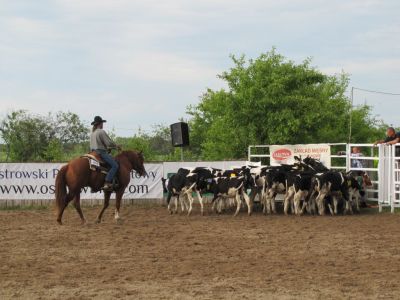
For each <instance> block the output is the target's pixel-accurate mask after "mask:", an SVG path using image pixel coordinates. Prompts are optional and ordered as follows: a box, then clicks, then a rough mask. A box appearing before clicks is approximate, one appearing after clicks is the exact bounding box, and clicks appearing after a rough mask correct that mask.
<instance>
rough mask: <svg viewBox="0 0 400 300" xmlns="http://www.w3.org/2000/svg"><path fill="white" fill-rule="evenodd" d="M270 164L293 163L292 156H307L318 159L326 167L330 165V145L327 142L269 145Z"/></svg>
mask: <svg viewBox="0 0 400 300" xmlns="http://www.w3.org/2000/svg"><path fill="white" fill-rule="evenodd" d="M270 154H271V166H279V165H281V164H293V163H294V162H295V161H294V157H295V156H298V157H301V158H303V159H304V158H306V157H307V156H309V157H312V158H315V159H318V160H320V161H321V162H322V163H323V164H324V165H325V166H326V167H327V168H330V167H331V147H330V146H329V145H327V144H308V145H272V146H270Z"/></svg>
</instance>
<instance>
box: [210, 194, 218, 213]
mask: <svg viewBox="0 0 400 300" xmlns="http://www.w3.org/2000/svg"><path fill="white" fill-rule="evenodd" d="M217 199H218V195H217V194H214V197H213V198H212V200H211V211H212V212H214V211H215V210H214V209H215V206H216V205H217V204H218V203H217V201H216V200H217Z"/></svg>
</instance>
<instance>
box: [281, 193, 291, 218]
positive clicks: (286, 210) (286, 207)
mask: <svg viewBox="0 0 400 300" xmlns="http://www.w3.org/2000/svg"><path fill="white" fill-rule="evenodd" d="M289 197H290V194H289V192H288V193H286V195H285V199H283V212H284V213H285V215H288V214H289V207H290V199H289Z"/></svg>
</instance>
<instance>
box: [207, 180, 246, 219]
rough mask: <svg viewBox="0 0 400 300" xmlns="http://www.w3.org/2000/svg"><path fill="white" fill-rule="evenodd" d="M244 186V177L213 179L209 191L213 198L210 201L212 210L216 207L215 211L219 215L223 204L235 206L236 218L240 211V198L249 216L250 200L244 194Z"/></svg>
mask: <svg viewBox="0 0 400 300" xmlns="http://www.w3.org/2000/svg"><path fill="white" fill-rule="evenodd" d="M245 185H246V178H245V176H239V177H236V176H235V177H217V178H215V179H214V180H213V182H212V184H211V187H210V190H211V191H212V192H213V194H214V197H213V199H212V208H213V210H214V207H215V205H216V206H217V211H218V212H219V213H221V210H222V206H223V204H225V203H228V204H233V205H234V204H236V211H235V214H234V216H236V215H237V214H238V213H239V211H240V207H241V204H242V200H241V198H243V199H244V200H245V203H246V205H247V210H248V215H251V213H252V205H251V202H250V198H249V196H248V195H247V193H246V188H245ZM229 201H231V203H229Z"/></svg>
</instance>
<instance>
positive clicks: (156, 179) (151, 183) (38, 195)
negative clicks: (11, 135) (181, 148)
mask: <svg viewBox="0 0 400 300" xmlns="http://www.w3.org/2000/svg"><path fill="white" fill-rule="evenodd" d="M63 165H64V164H62V163H61V164H60V163H25V164H24V163H0V201H1V200H21V199H22V200H38V199H54V190H55V185H54V183H55V179H56V175H57V173H58V170H59V169H60V168H61V167H62V166H63ZM145 169H146V171H147V175H146V176H145V177H140V176H139V175H138V174H137V173H136V172H135V171H132V172H131V181H130V183H129V185H128V186H127V188H126V190H125V195H124V198H125V199H160V198H162V196H163V189H162V183H161V178H162V176H163V165H162V164H145ZM113 197H115V194H114V193H113ZM81 198H82V199H101V198H103V193H102V192H98V193H91V192H90V188H84V189H83V190H82V193H81Z"/></svg>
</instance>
